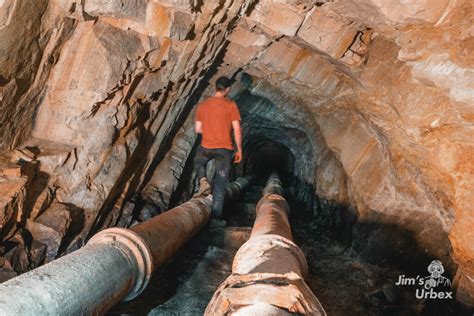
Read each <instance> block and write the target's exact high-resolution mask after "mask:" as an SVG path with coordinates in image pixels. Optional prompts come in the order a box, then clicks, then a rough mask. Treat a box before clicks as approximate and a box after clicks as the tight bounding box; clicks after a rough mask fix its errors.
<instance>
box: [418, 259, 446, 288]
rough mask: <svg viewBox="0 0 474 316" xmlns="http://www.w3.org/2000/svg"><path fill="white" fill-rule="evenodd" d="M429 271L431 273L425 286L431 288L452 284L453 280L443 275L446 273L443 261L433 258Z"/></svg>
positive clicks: (426, 279)
mask: <svg viewBox="0 0 474 316" xmlns="http://www.w3.org/2000/svg"><path fill="white" fill-rule="evenodd" d="M428 272H429V273H430V274H431V275H430V276H427V277H426V278H425V284H424V286H425V288H426V289H430V288H433V287H436V286H439V285H445V286H450V285H451V281H450V280H449V279H448V278H445V277H444V276H442V274H443V273H444V267H443V264H442V263H441V261H439V260H433V261H431V263H430V265H429V266H428Z"/></svg>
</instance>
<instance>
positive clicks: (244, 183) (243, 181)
mask: <svg viewBox="0 0 474 316" xmlns="http://www.w3.org/2000/svg"><path fill="white" fill-rule="evenodd" d="M254 179H255V175H254V174H250V175H247V176H245V177H242V178H238V179H236V180H235V181H234V182H232V183H230V184H229V185H227V188H226V190H225V199H226V201H228V202H230V201H235V200H237V199H238V198H239V197H240V195H241V194H242V192H243V191H244V190H245V189H246V188H247V187H248V186H249V185H250V184H251V183H252V181H253V180H254Z"/></svg>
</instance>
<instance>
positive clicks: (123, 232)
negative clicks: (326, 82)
mask: <svg viewBox="0 0 474 316" xmlns="http://www.w3.org/2000/svg"><path fill="white" fill-rule="evenodd" d="M94 244H109V245H115V246H116V247H118V248H119V249H120V250H121V251H122V252H123V254H124V255H125V256H126V257H127V258H128V260H129V262H130V264H131V265H132V267H133V270H134V271H135V275H134V284H133V287H132V289H131V290H130V292H129V293H128V294H127V296H126V297H125V298H124V301H130V300H132V299H134V298H135V297H137V296H138V295H140V293H141V292H143V290H144V289H145V287H146V286H147V284H148V282H149V281H150V278H151V275H152V272H153V256H152V252H151V250H150V248H149V247H148V245H147V244H146V242H145V241H144V240H143V239H142V238H141V237H140V236H139V235H138V234H137V233H135V232H134V231H131V230H129V229H125V228H117V227H114V228H108V229H105V230H103V231H101V232H99V233H98V234H96V235H94V236H93V237H92V238H91V239H90V240H89V242H88V243H87V245H88V246H89V245H94Z"/></svg>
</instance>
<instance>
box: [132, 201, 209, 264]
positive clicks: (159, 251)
mask: <svg viewBox="0 0 474 316" xmlns="http://www.w3.org/2000/svg"><path fill="white" fill-rule="evenodd" d="M211 203H212V198H211V196H207V197H200V198H194V199H192V200H190V201H188V202H186V203H184V204H181V205H180V206H177V207H175V208H173V209H171V210H169V211H167V212H165V213H162V214H160V215H158V216H155V217H153V218H151V219H150V220H148V221H146V222H143V223H141V224H138V225H136V226H133V227H132V228H130V230H131V231H133V232H135V233H137V234H138V235H139V236H140V237H141V238H142V239H143V240H144V241H145V243H146V244H147V245H148V247H149V249H150V251H151V253H152V255H153V264H154V266H155V267H156V266H159V265H160V264H161V263H162V262H163V261H164V260H165V259H167V258H169V257H171V256H172V255H173V254H174V253H175V252H176V251H177V250H178V249H179V248H181V246H183V245H184V244H185V243H186V242H187V241H188V240H189V239H191V238H192V237H193V236H194V235H195V234H196V233H197V232H199V231H200V230H201V229H202V228H203V227H204V226H205V225H206V223H207V221H208V220H209V216H210V214H211Z"/></svg>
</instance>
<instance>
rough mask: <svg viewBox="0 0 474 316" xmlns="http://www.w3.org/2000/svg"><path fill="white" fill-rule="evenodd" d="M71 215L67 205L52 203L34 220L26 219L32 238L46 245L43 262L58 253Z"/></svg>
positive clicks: (51, 258)
mask: <svg viewBox="0 0 474 316" xmlns="http://www.w3.org/2000/svg"><path fill="white" fill-rule="evenodd" d="M71 223H72V217H71V213H70V210H69V209H68V207H67V206H66V205H64V204H61V203H53V204H52V205H51V207H49V208H48V209H46V210H45V211H44V213H43V214H41V215H40V216H38V217H37V218H36V220H35V221H31V220H28V221H27V224H26V228H27V229H28V230H29V231H30V233H31V235H32V236H33V238H34V240H36V241H39V242H41V243H43V244H45V245H46V246H47V251H46V259H45V262H50V261H52V260H54V259H55V258H56V256H57V255H58V254H59V253H58V251H59V250H60V249H59V248H60V246H61V244H62V242H63V240H64V238H65V236H66V234H67V233H68V230H69V228H70V226H71Z"/></svg>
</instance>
